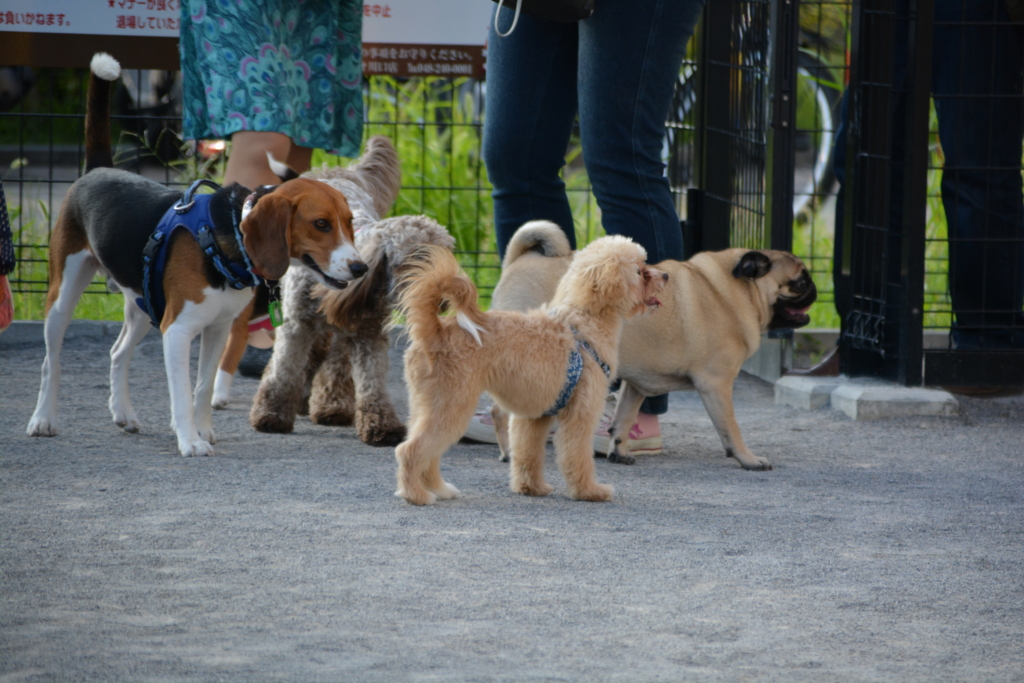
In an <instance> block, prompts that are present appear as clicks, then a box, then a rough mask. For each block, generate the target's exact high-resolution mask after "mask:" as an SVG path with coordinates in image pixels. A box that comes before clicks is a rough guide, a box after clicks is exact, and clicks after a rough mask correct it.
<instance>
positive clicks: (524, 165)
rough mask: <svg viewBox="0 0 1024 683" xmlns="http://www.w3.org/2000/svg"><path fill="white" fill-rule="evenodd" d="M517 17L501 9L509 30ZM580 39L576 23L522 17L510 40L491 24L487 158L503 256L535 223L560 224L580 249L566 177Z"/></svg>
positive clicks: (501, 21)
mask: <svg viewBox="0 0 1024 683" xmlns="http://www.w3.org/2000/svg"><path fill="white" fill-rule="evenodd" d="M512 4H513V5H514V3H512ZM495 11H496V12H497V11H499V10H498V6H495ZM513 14H514V12H513V11H512V10H510V9H508V8H504V9H503V10H501V14H500V16H499V27H500V28H501V30H502V31H507V30H508V27H509V26H510V25H511V22H512V16H513ZM577 34H578V28H577V25H576V24H565V23H559V22H553V21H545V20H543V19H537V18H536V17H532V16H529V15H526V14H522V15H520V17H519V23H518V24H517V26H516V28H515V30H514V31H513V32H512V33H511V35H508V36H504V37H503V36H499V35H497V34H496V33H495V31H494V23H493V21H492V22H491V28H490V32H489V35H488V42H487V100H486V110H485V114H484V116H485V119H484V140H483V157H484V163H485V164H486V166H487V176H488V179H489V180H490V182H491V185H492V186H493V187H494V191H493V193H492V196H493V198H494V231H495V235H496V238H497V242H498V253H499V255H500V256H501V257H502V258H504V256H505V247H506V245H507V244H508V242H509V240H510V239H511V237H512V234H513V233H514V232H515V231H516V230H517V229H518V228H519V227H520V226H521V225H522V224H523V223H525V222H527V221H530V220H538V219H547V220H550V221H553V222H555V223H557V224H558V225H559V226H561V228H562V230H564V231H565V234H566V236H567V237H568V238H569V244H570V245H571V246H572V247H573V248H574V249H575V248H576V231H575V228H574V225H573V218H572V210H571V209H570V208H569V200H568V198H567V197H566V194H565V184H564V183H563V182H562V179H561V177H560V175H559V173H560V171H561V169H562V166H563V165H564V164H565V152H566V148H567V147H568V144H569V137H570V135H571V134H572V124H573V120H574V119H575V118H576V50H577V44H578V36H577Z"/></svg>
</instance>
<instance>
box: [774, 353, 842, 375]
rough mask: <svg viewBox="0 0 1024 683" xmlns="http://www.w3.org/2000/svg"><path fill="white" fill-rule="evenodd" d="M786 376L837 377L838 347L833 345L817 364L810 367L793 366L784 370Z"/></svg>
mask: <svg viewBox="0 0 1024 683" xmlns="http://www.w3.org/2000/svg"><path fill="white" fill-rule="evenodd" d="M785 374H786V376H789V375H796V376H798V377H838V376H839V347H838V346H837V347H835V348H834V349H832V350H831V351H829V352H828V354H827V355H826V356H825V357H824V358H822V359H821V360H820V361H818V364H817V365H815V366H814V367H810V368H806V369H804V368H801V369H797V368H793V369H791V370H787V371H786V373H785Z"/></svg>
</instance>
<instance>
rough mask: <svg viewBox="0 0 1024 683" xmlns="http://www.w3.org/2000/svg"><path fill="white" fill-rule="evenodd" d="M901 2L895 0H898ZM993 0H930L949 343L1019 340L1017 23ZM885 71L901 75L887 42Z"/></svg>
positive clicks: (840, 158)
mask: <svg viewBox="0 0 1024 683" xmlns="http://www.w3.org/2000/svg"><path fill="white" fill-rule="evenodd" d="M899 4H900V5H902V6H903V7H904V8H905V2H904V3H899ZM1008 22H1009V16H1008V14H1007V11H1006V6H1005V4H1004V1H1003V0H936V2H935V27H934V33H933V45H934V48H933V53H932V86H931V89H932V96H933V98H934V100H935V110H936V114H937V117H938V122H939V141H940V143H941V145H942V152H943V155H944V157H945V159H944V170H943V174H942V205H943V208H944V209H945V213H946V221H947V226H948V237H949V291H950V297H951V299H952V303H953V313H954V316H955V321H954V323H953V330H952V332H951V338H952V341H953V345H954V347H955V348H959V349H983V348H1024V314H1022V313H1021V309H1022V307H1024V201H1022V198H1021V173H1020V164H1021V141H1022V139H1024V72H1022V69H1024V29H1022V28H1021V27H1020V26H1013V25H1011V24H1010V23H1008ZM894 57H895V66H894V73H895V77H896V79H897V82H899V81H900V80H901V79H902V78H903V77H904V76H905V73H906V61H907V54H906V45H905V44H900V45H897V49H896V53H895V55H894ZM896 103H897V104H896V106H895V107H894V109H895V111H894V114H893V138H892V139H893V141H894V143H893V145H892V153H893V157H894V158H902V155H903V137H902V132H903V129H902V127H901V126H902V121H903V118H902V117H903V115H904V110H905V105H903V104H902V102H901V98H897V100H896ZM846 122H847V98H846V97H844V98H843V102H842V107H841V111H840V125H839V127H838V129H837V131H836V156H835V162H836V176H837V178H838V179H839V181H840V183H842V182H843V180H844V176H845V167H844V162H845V152H846V128H847V125H846ZM902 187H903V183H902V177H900V176H899V174H898V173H894V174H893V178H892V186H891V188H890V199H891V203H890V206H891V207H892V208H893V210H892V211H891V212H890V216H889V221H890V227H891V228H893V229H895V230H898V229H899V225H900V221H901V220H902V213H901V207H902ZM842 212H843V203H842V193H840V201H839V202H838V203H837V206H836V238H835V239H836V241H835V244H836V253H835V257H836V261H835V275H836V277H835V280H836V302H837V308H839V309H840V310H839V314H840V316H841V317H842V318H843V319H844V320H845V318H846V314H847V313H848V311H845V310H842V303H843V302H845V297H844V293H843V292H842V291H841V287H842V286H843V283H842V281H841V278H840V277H839V264H840V262H841V258H842V257H841V248H842V230H843V226H842V216H843V213H842Z"/></svg>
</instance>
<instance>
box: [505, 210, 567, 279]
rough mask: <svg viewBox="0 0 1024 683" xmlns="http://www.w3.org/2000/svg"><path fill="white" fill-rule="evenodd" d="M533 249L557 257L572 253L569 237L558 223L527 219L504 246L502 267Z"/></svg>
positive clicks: (542, 254) (550, 256)
mask: <svg viewBox="0 0 1024 683" xmlns="http://www.w3.org/2000/svg"><path fill="white" fill-rule="evenodd" d="M531 251H535V252H537V253H538V254H540V255H541V256H547V257H549V258H557V257H561V256H569V255H571V254H572V247H570V246H569V238H568V237H566V236H565V233H564V232H563V231H562V229H561V228H560V227H558V225H556V224H555V223H552V222H551V221H529V222H528V223H523V225H522V226H521V227H520V228H519V229H518V230H516V232H515V234H514V235H512V239H510V240H509V242H508V246H507V247H505V258H504V259H503V260H502V262H501V267H502V268H508V266H509V264H511V263H512V262H513V261H515V260H516V259H517V258H519V257H520V256H522V255H523V254H526V253H528V252H531Z"/></svg>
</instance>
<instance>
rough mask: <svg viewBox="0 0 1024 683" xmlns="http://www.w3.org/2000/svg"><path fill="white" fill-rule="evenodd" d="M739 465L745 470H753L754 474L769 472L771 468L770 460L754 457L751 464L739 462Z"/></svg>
mask: <svg viewBox="0 0 1024 683" xmlns="http://www.w3.org/2000/svg"><path fill="white" fill-rule="evenodd" d="M740 465H742V466H743V469H745V470H753V471H755V472H759V471H764V470H770V469H771V468H772V463H771V461H770V460H768V459H766V458H759V457H757V456H754V459H753V462H744V461H742V460H741V461H740Z"/></svg>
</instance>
